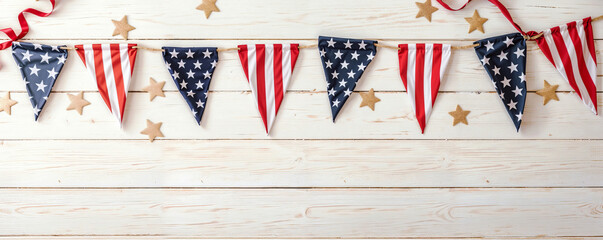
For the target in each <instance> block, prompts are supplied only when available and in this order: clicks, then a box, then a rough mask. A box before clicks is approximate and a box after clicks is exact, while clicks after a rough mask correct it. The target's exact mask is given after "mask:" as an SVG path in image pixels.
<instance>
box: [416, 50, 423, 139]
mask: <svg viewBox="0 0 603 240" xmlns="http://www.w3.org/2000/svg"><path fill="white" fill-rule="evenodd" d="M424 71H425V44H424V43H420V44H417V57H416V62H415V107H416V109H415V110H416V116H417V120H418V121H419V126H421V132H424V129H425V98H424V97H425V94H424V92H423V91H424V86H423V85H424V81H425V79H424V77H425V72H424Z"/></svg>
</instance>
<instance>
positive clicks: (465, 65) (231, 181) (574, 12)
mask: <svg viewBox="0 0 603 240" xmlns="http://www.w3.org/2000/svg"><path fill="white" fill-rule="evenodd" d="M58 2H59V5H58V6H59V7H58V8H57V10H56V12H55V13H54V14H53V15H52V16H51V17H48V18H38V17H35V16H28V20H29V22H30V23H31V28H32V30H31V32H30V34H28V35H27V38H26V39H25V41H32V42H40V43H47V44H67V45H74V44H77V43H91V42H103V43H104V42H124V41H123V40H120V39H119V38H117V37H111V33H112V31H113V25H112V24H111V21H110V20H111V19H120V18H121V17H122V16H123V15H128V19H129V22H130V24H132V25H133V26H134V27H136V28H137V29H136V30H134V31H132V32H130V41H129V42H133V43H138V44H140V45H143V46H146V47H161V46H218V47H233V46H235V45H236V44H239V43H255V42H257V43H262V42H297V43H300V44H303V45H307V44H313V43H315V39H316V38H317V36H318V35H331V36H341V37H356V38H366V39H378V40H380V41H381V42H382V43H384V44H388V45H396V44H398V43H409V42H445V43H451V44H454V45H465V44H470V43H471V42H472V41H474V40H478V39H480V38H485V37H490V36H495V35H499V34H505V33H509V32H512V31H514V29H513V28H512V26H511V25H510V24H509V23H508V22H507V21H506V20H505V19H504V17H503V16H502V15H501V14H500V12H499V11H498V10H497V9H496V8H495V7H494V6H492V5H491V4H490V3H488V1H485V0H475V1H473V2H472V3H471V4H469V7H468V9H466V10H463V11H459V12H449V11H446V10H444V9H443V8H442V7H441V6H439V4H437V3H436V1H433V4H434V6H436V7H438V8H440V10H439V11H437V12H435V13H434V15H433V22H432V23H428V22H427V21H426V20H425V19H423V18H421V19H415V17H414V16H415V15H416V12H417V8H416V7H415V4H414V1H398V0H382V1H371V2H370V3H369V2H367V1H360V0H351V1H345V0H337V1H317V0H309V1H279V0H256V1H232V0H230V1H229V0H219V1H218V7H219V8H220V9H221V12H218V13H213V14H212V16H211V18H210V19H205V18H204V15H203V12H201V11H198V10H195V7H196V6H197V5H198V4H200V2H201V1H200V0H185V1H177V2H174V3H172V2H166V1H160V0H130V1H118V0H104V1H93V0H79V1H70V0H59V1H58ZM457 2H458V1H457ZM502 2H503V3H504V4H505V5H507V6H508V8H509V11H510V12H511V14H512V15H513V16H514V17H515V20H516V21H517V22H518V23H519V24H520V25H521V26H522V27H523V28H524V30H542V29H545V28H548V27H552V26H555V25H559V24H563V23H566V22H568V21H572V20H576V19H581V18H583V17H586V16H589V15H592V16H598V15H601V14H603V12H601V9H603V3H601V2H600V0H576V1H565V0H549V1H544V0H525V1H511V0H505V1H502ZM1 5H2V6H1V7H0V25H1V26H0V27H5V26H13V27H16V26H17V21H16V15H17V13H18V12H19V11H21V10H22V9H24V8H26V7H36V8H39V9H48V7H49V4H48V2H47V1H39V2H36V1H5V2H2V4H1ZM456 5H458V3H456ZM333 8H337V10H333ZM474 9H478V10H479V12H480V15H481V16H482V17H485V18H488V19H489V21H488V22H486V23H485V25H484V28H485V30H486V34H482V33H479V32H477V31H476V32H473V33H471V34H467V33H466V32H467V29H468V24H467V23H466V22H465V20H464V19H463V18H464V17H469V16H471V14H472V12H473V10H474ZM593 28H594V31H595V32H594V33H595V34H594V35H595V38H596V46H597V57H598V63H599V66H598V70H597V76H598V79H597V80H598V83H597V86H598V87H599V91H598V97H599V100H598V105H599V108H600V109H601V108H602V106H603V91H602V90H603V83H602V82H603V81H602V80H603V67H602V64H601V63H603V61H602V60H601V59H602V57H603V56H602V55H601V51H602V50H601V48H602V47H603V22H596V23H594V24H593ZM528 49H529V50H528V56H527V57H528V66H527V75H528V77H527V80H528V91H529V93H528V96H527V104H526V109H525V112H524V122H523V124H522V128H521V130H520V132H519V133H517V132H515V130H514V127H513V124H512V123H511V121H510V119H509V117H508V115H507V113H506V111H505V110H504V108H503V106H502V103H501V102H500V100H499V99H498V96H496V94H495V93H494V89H493V88H492V85H491V83H490V80H489V79H488V77H487V75H486V74H485V72H484V71H483V68H482V67H481V66H480V64H479V61H478V60H477V57H476V56H475V53H474V52H473V50H471V49H468V50H458V51H454V52H453V55H452V59H451V63H450V66H449V71H448V72H447V74H446V76H445V80H444V82H443V84H442V86H441V89H440V90H441V92H440V94H439V97H438V100H437V102H436V104H435V107H434V110H433V113H432V116H431V118H430V120H429V122H428V125H427V128H426V132H425V134H423V135H422V134H420V130H419V127H418V124H417V123H416V120H415V118H414V114H412V110H411V106H410V105H409V101H408V99H407V96H406V93H405V91H404V87H403V85H402V82H401V80H400V78H399V76H398V67H397V58H396V52H395V51H393V50H390V49H379V51H378V53H377V57H376V58H375V61H374V62H373V63H372V64H371V65H370V67H369V68H368V71H367V72H366V74H364V76H363V78H362V80H361V81H360V83H359V85H358V87H357V89H356V90H357V92H358V91H367V90H369V89H370V88H374V89H375V91H376V95H377V97H379V98H381V100H382V101H381V102H379V103H377V105H376V110H375V111H370V109H368V108H358V105H359V104H360V100H361V99H360V96H359V95H358V94H357V93H354V94H352V97H351V98H350V100H349V101H348V103H347V104H346V107H345V108H344V109H343V110H342V112H341V113H340V116H339V117H338V121H337V122H336V123H335V124H334V123H332V122H331V120H330V119H331V116H330V111H329V108H328V107H327V106H328V105H327V97H326V93H325V86H324V80H323V78H324V75H323V73H322V67H321V65H320V61H319V58H318V53H317V50H316V49H304V50H302V51H301V55H300V58H299V61H298V64H297V66H296V69H295V71H294V75H293V80H292V83H291V85H290V88H289V90H290V91H289V94H287V95H286V97H285V100H284V102H283V107H282V109H281V111H280V113H279V114H278V117H277V119H276V122H275V126H274V127H273V130H272V132H271V135H270V136H266V135H265V133H264V131H263V126H262V123H261V120H260V117H259V115H258V113H257V110H256V108H255V104H254V102H253V99H252V96H250V93H249V88H248V86H247V83H246V81H245V78H244V75H243V72H242V71H241V68H240V63H239V60H238V57H237V55H236V53H235V52H223V53H220V64H219V65H218V68H217V69H216V72H215V74H214V78H213V81H212V84H211V88H210V90H211V92H210V96H209V102H208V104H207V110H206V111H205V115H204V119H203V121H202V124H201V126H197V125H196V123H195V122H194V120H193V118H192V117H191V116H190V113H189V112H188V110H187V107H186V105H185V103H184V101H183V99H182V98H181V97H180V95H179V93H178V92H177V91H176V88H175V85H174V84H173V81H172V80H171V78H170V76H169V75H168V72H167V70H166V69H165V68H164V66H163V64H162V60H161V56H160V54H159V53H156V52H148V51H140V52H139V56H138V59H137V63H136V65H137V66H136V67H135V73H134V78H133V83H132V86H131V92H130V93H129V98H128V103H127V107H126V116H125V125H124V128H123V129H119V127H118V126H117V124H116V123H115V122H114V119H113V117H112V116H111V115H110V113H109V112H108V110H107V109H106V106H105V105H104V103H103V102H102V100H101V99H100V96H99V95H98V93H97V91H96V87H95V83H94V82H93V81H92V79H91V77H90V76H88V74H87V73H86V71H85V69H84V68H83V66H82V63H81V61H80V60H79V59H78V58H77V56H76V54H75V52H70V54H71V56H70V58H69V60H68V61H67V65H66V67H65V68H64V70H63V72H62V73H61V76H60V77H59V79H58V80H57V83H56V84H55V87H54V89H53V93H52V94H51V95H50V97H49V101H48V103H47V104H46V106H45V108H44V110H43V113H42V116H41V117H40V119H39V122H37V123H36V122H34V121H33V113H32V110H31V105H30V104H29V101H28V100H27V93H26V92H25V88H24V84H23V82H22V80H21V77H20V75H19V73H18V71H17V69H16V66H15V64H14V62H13V60H12V56H11V53H10V51H8V50H5V51H1V52H0V62H2V63H3V65H4V66H3V68H2V69H0V93H2V94H4V92H6V91H11V92H12V97H13V99H15V100H16V101H19V104H17V105H15V106H14V107H13V112H12V115H11V116H9V115H7V114H6V113H3V112H2V113H0V239H89V238H92V239H237V238H242V239H266V238H270V239H292V238H313V239H333V238H372V239H379V238H387V239H447V238H451V239H459V238H460V239H482V238H491V239H603V231H602V230H603V227H602V226H603V120H602V119H601V117H599V116H594V115H593V114H592V113H591V112H590V111H589V110H588V109H587V108H586V107H585V106H584V105H583V104H582V102H581V101H580V100H579V99H578V98H577V97H576V96H575V94H574V93H572V92H571V88H570V87H569V85H568V84H567V83H565V82H564V80H563V79H561V77H560V76H559V74H558V73H557V72H556V70H555V69H554V68H553V66H552V65H551V64H550V63H549V62H548V61H547V60H546V58H545V57H544V56H543V55H542V53H541V52H540V50H539V49H538V47H537V46H536V44H534V43H533V42H530V43H528ZM149 77H153V78H155V79H156V80H158V81H166V82H167V83H166V85H165V90H166V98H156V99H155V100H154V101H153V102H149V101H148V96H147V93H145V92H142V88H143V87H144V86H146V85H147V84H148V78H149ZM543 80H547V81H549V82H550V83H551V84H559V85H560V86H559V89H558V90H559V93H558V95H559V98H560V100H561V101H559V102H556V101H553V102H550V103H549V104H547V105H546V106H543V105H542V98H541V97H540V96H537V95H536V94H535V93H534V91H535V90H537V89H540V88H542V86H543ZM79 91H85V92H86V93H85V97H86V99H88V100H89V101H90V102H91V103H92V105H90V106H88V107H86V108H85V109H84V115H82V116H79V115H77V113H76V112H73V111H69V112H68V111H65V108H66V107H67V105H68V103H69V101H68V99H67V96H66V94H67V93H76V92H79ZM457 104H460V105H461V106H462V107H463V108H464V109H466V110H470V111H472V112H471V114H469V116H468V121H469V125H468V126H465V125H458V126H456V127H453V126H452V118H451V117H450V116H449V115H448V112H449V111H452V110H454V107H455V106H456V105H457ZM147 118H148V119H151V120H153V121H156V122H157V121H161V122H163V126H162V131H163V133H164V134H165V136H166V137H165V138H160V139H158V140H156V141H155V142H154V143H149V142H148V141H147V140H145V136H144V135H140V134H139V132H140V131H141V130H142V129H143V128H144V127H145V119H147Z"/></svg>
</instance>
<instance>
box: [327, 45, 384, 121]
mask: <svg viewBox="0 0 603 240" xmlns="http://www.w3.org/2000/svg"><path fill="white" fill-rule="evenodd" d="M375 43H377V41H371V40H361V39H346V38H334V37H323V36H320V37H318V49H319V53H320V59H321V60H322V66H323V68H324V72H325V78H326V81H327V95H328V96H329V106H331V113H332V115H333V122H335V118H337V114H338V113H339V111H340V110H341V108H342V107H343V105H344V104H345V102H346V101H347V100H348V98H349V97H350V95H351V94H352V92H353V91H354V88H356V83H357V82H358V80H359V79H360V77H362V74H363V73H364V70H365V69H366V67H367V66H368V65H369V64H370V63H371V61H373V58H374V57H375V54H376V53H377V47H376V46H375Z"/></svg>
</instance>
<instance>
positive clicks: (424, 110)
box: [398, 43, 450, 133]
mask: <svg viewBox="0 0 603 240" xmlns="http://www.w3.org/2000/svg"><path fill="white" fill-rule="evenodd" d="M398 47H399V50H398V59H399V60H400V76H401V77H402V82H403V83H404V87H405V88H406V92H407V93H408V96H409V97H410V101H411V102H412V106H413V109H414V110H415V115H416V117H417V121H419V126H421V133H423V132H425V124H426V122H427V120H428V119H429V115H430V113H431V109H432V108H433V104H434V102H435V100H436V97H437V96H438V90H439V89H440V83H441V82H442V77H443V76H444V71H445V70H446V66H447V65H448V60H449V59H450V45H448V44H424V43H418V44H400V45H398Z"/></svg>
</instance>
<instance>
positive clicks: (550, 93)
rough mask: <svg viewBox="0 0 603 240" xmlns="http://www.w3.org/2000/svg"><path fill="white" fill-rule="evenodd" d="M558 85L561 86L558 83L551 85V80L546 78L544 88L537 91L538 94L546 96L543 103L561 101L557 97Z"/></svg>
mask: <svg viewBox="0 0 603 240" xmlns="http://www.w3.org/2000/svg"><path fill="white" fill-rule="evenodd" d="M558 87H559V85H557V84H555V85H551V84H549V82H547V81H546V80H544V88H543V89H540V90H538V91H536V94H538V95H540V96H542V97H544V103H543V104H542V105H546V104H547V103H549V101H551V100H556V101H559V98H558V97H557V92H556V91H557V88H558Z"/></svg>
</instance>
